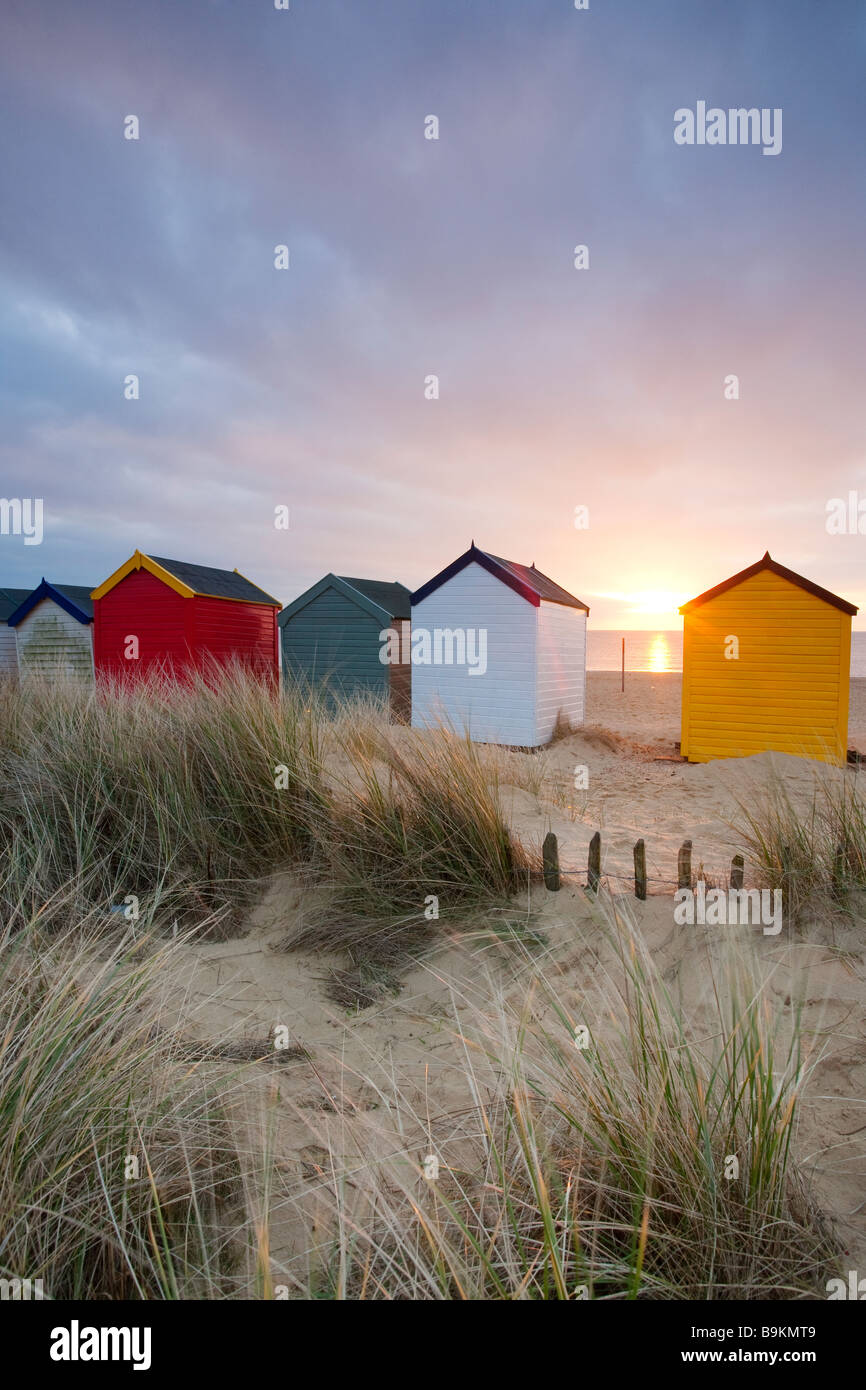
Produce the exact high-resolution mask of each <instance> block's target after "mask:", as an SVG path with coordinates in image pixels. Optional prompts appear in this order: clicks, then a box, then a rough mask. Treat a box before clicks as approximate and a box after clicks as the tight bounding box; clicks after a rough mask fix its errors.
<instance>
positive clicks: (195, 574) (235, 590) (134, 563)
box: [92, 550, 280, 608]
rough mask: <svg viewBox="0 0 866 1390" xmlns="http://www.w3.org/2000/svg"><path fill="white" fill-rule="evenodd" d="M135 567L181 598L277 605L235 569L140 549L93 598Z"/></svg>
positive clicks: (105, 591) (102, 595) (270, 597)
mask: <svg viewBox="0 0 866 1390" xmlns="http://www.w3.org/2000/svg"><path fill="white" fill-rule="evenodd" d="M136 569H145V570H147V571H148V572H149V573H150V574H153V575H154V576H155V577H156V578H157V579H161V580H162V581H163V583H167V584H168V585H169V587H170V588H172V589H175V590H176V591H177V592H178V593H179V594H182V595H183V597H184V598H192V597H193V596H194V595H196V594H200V595H201V596H202V597H203V598H227V599H236V600H239V601H240V602H242V603H264V604H268V605H269V606H270V607H272V608H279V607H280V601H279V599H276V598H273V597H272V596H271V595H270V594H266V593H265V591H264V589H260V588H258V586H257V585H255V584H253V583H251V581H250V580H249V579H245V578H244V576H243V575H242V574H240V573H239V571H238V570H220V569H213V568H212V567H211V566H210V565H196V564H193V563H191V562H190V561H188V560H168V559H166V558H165V556H162V555H146V554H145V553H144V551H141V550H136V551H135V553H134V554H133V555H132V556H130V558H129V559H128V560H127V561H126V562H125V564H123V565H121V566H120V569H117V570H115V571H114V574H112V575H109V577H108V579H106V580H105V582H104V583H102V584H100V585H99V587H98V588H96V589H94V590H93V594H92V597H93V598H103V597H104V596H105V594H107V593H109V591H110V590H111V589H113V588H114V586H115V585H116V584H119V583H120V581H121V580H122V579H125V578H126V576H127V575H128V574H130V573H131V572H132V571H133V570H136Z"/></svg>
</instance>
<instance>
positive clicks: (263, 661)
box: [91, 550, 281, 679]
mask: <svg viewBox="0 0 866 1390" xmlns="http://www.w3.org/2000/svg"><path fill="white" fill-rule="evenodd" d="M91 597H92V599H93V659H94V666H95V670H96V674H97V676H100V675H101V676H114V677H122V676H129V675H146V674H148V673H153V672H163V673H165V674H170V675H175V676H181V677H182V676H183V675H184V674H187V675H188V674H191V673H193V672H198V671H207V670H210V669H212V668H213V666H214V665H219V666H228V665H231V664H234V663H237V664H239V665H241V666H244V667H246V668H247V669H248V670H252V671H255V672H257V673H259V674H261V675H263V676H267V677H272V678H274V679H276V678H277V677H278V674H279V637H278V628H277V615H278V613H279V611H280V607H281V604H280V602H279V599H275V598H272V597H271V595H270V594H266V593H265V592H264V590H262V589H259V588H257V587H256V585H255V584H252V583H251V582H250V580H249V579H245V578H244V576H243V575H242V574H239V573H238V571H237V570H219V569H211V568H210V567H209V566H207V565H194V564H189V563H187V562H186V561H184V560H167V559H165V558H164V557H162V556H159V555H145V554H143V552H142V551H140V550H136V552H135V554H134V555H132V556H131V557H130V559H128V560H127V561H126V563H125V564H123V565H121V566H120V569H118V570H115V571H114V574H112V575H111V576H110V577H109V578H108V579H106V580H105V583H104V584H100V586H99V588H98V589H94V590H93V593H92V595H91Z"/></svg>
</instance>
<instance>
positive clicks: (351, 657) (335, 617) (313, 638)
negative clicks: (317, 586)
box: [281, 587, 389, 699]
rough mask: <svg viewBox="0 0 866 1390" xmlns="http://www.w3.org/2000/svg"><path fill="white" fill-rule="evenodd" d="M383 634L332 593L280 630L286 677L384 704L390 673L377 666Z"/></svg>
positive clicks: (328, 591)
mask: <svg viewBox="0 0 866 1390" xmlns="http://www.w3.org/2000/svg"><path fill="white" fill-rule="evenodd" d="M381 631H382V627H381V624H380V623H379V622H377V621H376V619H375V618H374V617H372V616H371V615H370V614H369V613H366V612H364V610H363V609H361V608H359V607H358V605H357V604H355V603H353V602H352V600H351V599H349V598H347V597H346V596H345V595H344V594H341V593H339V592H338V591H337V590H336V589H335V588H333V587H329V588H327V589H326V590H324V592H323V593H321V594H319V595H318V596H317V597H316V598H313V599H311V600H310V602H309V603H308V604H306V605H305V606H304V607H303V608H302V609H300V611H299V612H297V613H294V614H292V616H291V617H290V618H289V619H288V621H287V622H286V623H285V625H284V626H283V627H282V629H281V635H282V654H283V673H284V675H285V677H286V679H292V678H293V677H294V678H296V679H298V680H299V681H300V682H301V683H302V684H310V685H325V686H326V687H328V688H329V689H331V690H333V691H334V693H335V694H339V695H340V696H347V697H348V696H354V695H362V696H364V695H370V696H374V697H375V698H377V699H386V698H387V697H388V691H389V673H388V667H387V665H385V664H383V663H382V662H381V661H380V660H379V652H380V650H381V647H382V645H383V644H382V642H381V641H380V638H379V634H380V632H381Z"/></svg>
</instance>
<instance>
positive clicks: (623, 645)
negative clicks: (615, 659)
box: [620, 637, 625, 691]
mask: <svg viewBox="0 0 866 1390" xmlns="http://www.w3.org/2000/svg"><path fill="white" fill-rule="evenodd" d="M620 690H623V691H624V690H625V638H624V637H623V639H622V685H621V686H620Z"/></svg>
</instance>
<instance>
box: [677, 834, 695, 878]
mask: <svg viewBox="0 0 866 1390" xmlns="http://www.w3.org/2000/svg"><path fill="white" fill-rule="evenodd" d="M691 886H692V842H691V840H683V843H682V845H681V846H680V852H679V854H678V855H677V888H691Z"/></svg>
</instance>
